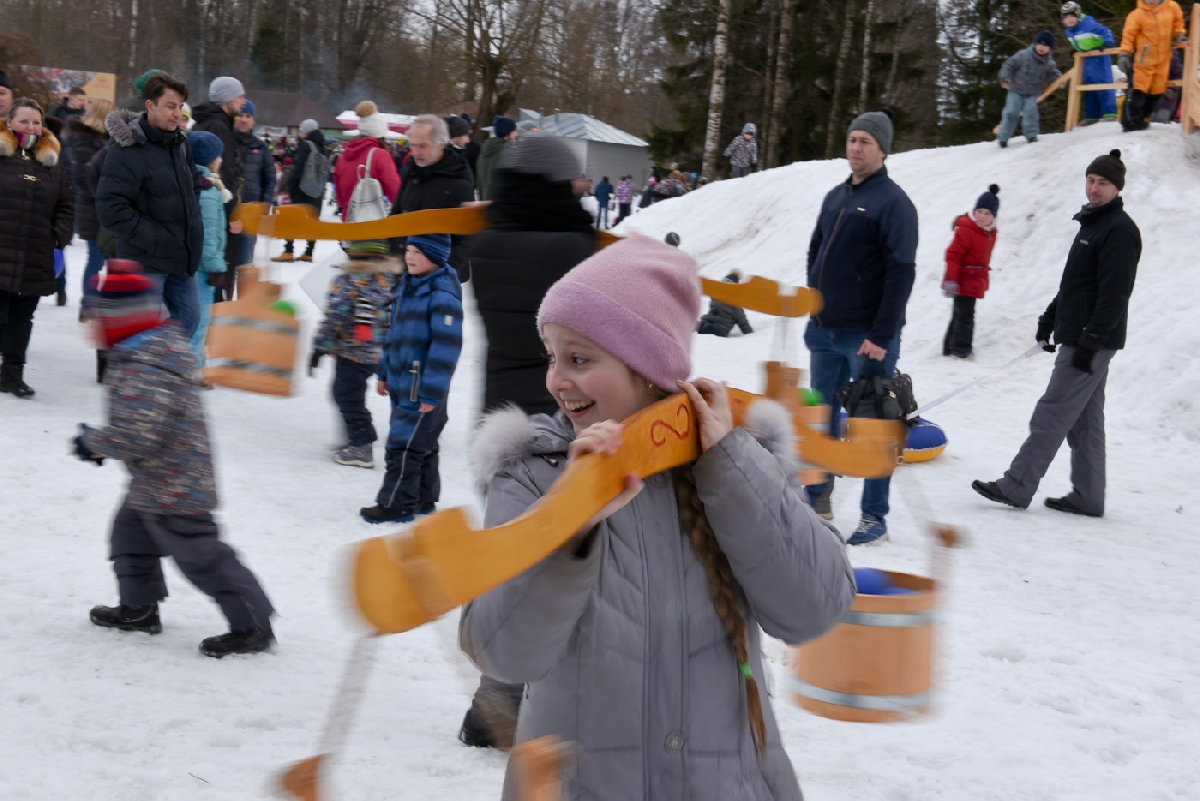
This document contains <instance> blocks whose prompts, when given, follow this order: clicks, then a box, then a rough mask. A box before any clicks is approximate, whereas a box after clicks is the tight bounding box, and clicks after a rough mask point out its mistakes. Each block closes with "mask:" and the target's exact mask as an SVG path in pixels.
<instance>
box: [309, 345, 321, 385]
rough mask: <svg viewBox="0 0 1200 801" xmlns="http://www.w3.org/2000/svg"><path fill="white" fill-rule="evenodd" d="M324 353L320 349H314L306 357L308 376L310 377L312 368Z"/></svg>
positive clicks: (318, 362) (319, 361) (315, 366)
mask: <svg viewBox="0 0 1200 801" xmlns="http://www.w3.org/2000/svg"><path fill="white" fill-rule="evenodd" d="M324 355H325V354H324V353H323V352H322V351H319V350H314V351H313V352H312V354H311V355H310V356H309V357H308V377H309V378H312V374H313V370H316V369H317V365H318V364H320V363H321V357H322V356H324Z"/></svg>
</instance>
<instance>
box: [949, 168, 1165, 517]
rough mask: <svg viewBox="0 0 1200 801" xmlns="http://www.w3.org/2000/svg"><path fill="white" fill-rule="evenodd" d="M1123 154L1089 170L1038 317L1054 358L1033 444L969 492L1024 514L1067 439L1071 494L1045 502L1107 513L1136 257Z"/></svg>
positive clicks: (1042, 339)
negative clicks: (1117, 388) (1112, 393)
mask: <svg viewBox="0 0 1200 801" xmlns="http://www.w3.org/2000/svg"><path fill="white" fill-rule="evenodd" d="M1124 188H1125V165H1124V164H1123V163H1122V162H1121V151H1119V150H1113V151H1111V152H1110V153H1109V154H1108V155H1106V156H1100V157H1098V158H1096V159H1095V160H1094V161H1093V162H1092V163H1091V164H1090V165H1089V166H1088V168H1087V197H1088V203H1087V204H1086V205H1085V206H1084V207H1083V209H1082V210H1080V212H1079V213H1078V214H1076V215H1075V219H1076V220H1078V221H1079V233H1078V234H1076V235H1075V241H1074V242H1073V243H1072V244H1071V251H1070V253H1069V254H1068V255H1067V266H1066V267H1065V268H1064V269H1063V275H1062V280H1061V282H1060V283H1059V286H1058V294H1057V295H1055V296H1054V300H1052V301H1050V305H1049V307H1047V309H1046V311H1045V313H1044V314H1043V315H1042V316H1041V317H1039V318H1038V327H1037V334H1036V337H1037V342H1038V344H1040V345H1041V346H1042V348H1043V349H1045V350H1047V351H1050V352H1051V353H1053V352H1054V349H1055V346H1054V345H1052V344H1050V337H1051V334H1053V336H1054V342H1055V343H1056V344H1057V345H1058V356H1057V357H1056V358H1055V360H1054V372H1053V373H1051V374H1050V384H1049V386H1047V387H1046V392H1045V394H1043V395H1042V397H1041V400H1039V401H1038V403H1037V406H1036V407H1035V408H1034V410H1033V418H1032V419H1031V420H1030V421H1029V438H1028V439H1026V440H1025V444H1024V445H1022V446H1021V450H1020V452H1018V453H1017V456H1016V458H1015V459H1013V462H1012V464H1011V465H1010V466H1009V468H1008V471H1007V472H1006V473H1005V474H1004V476H1003V477H1002V478H1001V479H1000V480H999V481H974V482H972V483H971V486H972V487H973V488H974V489H975V491H976V492H978V493H979V494H980V495H982V496H983V497H985V498H987V499H988V500H989V501H995V502H996V503H1003V504H1007V505H1009V506H1015V507H1016V508H1018V509H1025V508H1027V507H1028V506H1029V504H1030V502H1031V501H1032V500H1033V494H1034V493H1035V492H1037V488H1038V484H1039V483H1040V482H1041V480H1042V477H1043V476H1045V475H1046V470H1047V469H1048V468H1049V467H1050V463H1051V462H1052V461H1054V456H1055V454H1057V453H1058V449H1059V448H1060V447H1062V442H1063V439H1066V441H1067V446H1068V447H1070V449H1071V486H1072V489H1071V492H1070V493H1069V494H1068V495H1065V496H1063V497H1061V498H1047V499H1046V506H1048V507H1050V508H1051V509H1055V510H1057V511H1060V512H1068V513H1071V514H1077V515H1087V516H1088V517H1101V516H1103V514H1104V485H1105V472H1104V467H1105V465H1104V462H1105V445H1104V386H1105V384H1106V383H1107V381H1108V365H1109V362H1110V361H1111V360H1112V357H1113V355H1114V354H1115V353H1116V352H1117V351H1118V350H1120V349H1121V348H1123V347H1125V330H1126V327H1127V324H1128V321H1129V296H1130V295H1132V294H1133V282H1134V278H1135V277H1136V276H1137V266H1138V261H1139V259H1141V255H1142V235H1141V232H1140V231H1138V227H1137V225H1135V224H1134V222H1133V220H1132V219H1130V217H1129V215H1128V214H1126V213H1125V209H1124V204H1123V202H1122V200H1121V197H1120V194H1121V190H1122V189H1124Z"/></svg>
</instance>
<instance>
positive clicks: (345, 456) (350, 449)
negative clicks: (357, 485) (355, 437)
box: [333, 442, 375, 469]
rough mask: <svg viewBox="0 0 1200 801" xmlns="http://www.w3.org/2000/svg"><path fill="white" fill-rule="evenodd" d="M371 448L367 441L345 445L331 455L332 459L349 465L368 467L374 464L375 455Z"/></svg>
mask: <svg viewBox="0 0 1200 801" xmlns="http://www.w3.org/2000/svg"><path fill="white" fill-rule="evenodd" d="M372 450H373V449H372V448H371V444H370V443H369V442H368V443H367V444H366V445H347V446H345V447H344V448H339V449H338V452H337V453H335V454H334V455H333V461H335V462H337V463H338V464H344V465H348V466H350V467H366V468H368V469H370V468H372V467H374V466H375V456H374V454H373V453H372Z"/></svg>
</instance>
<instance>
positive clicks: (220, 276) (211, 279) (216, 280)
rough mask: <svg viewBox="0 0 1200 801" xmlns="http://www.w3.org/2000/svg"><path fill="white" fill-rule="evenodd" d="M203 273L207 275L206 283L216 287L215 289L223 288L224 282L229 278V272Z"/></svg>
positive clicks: (225, 284)
mask: <svg viewBox="0 0 1200 801" xmlns="http://www.w3.org/2000/svg"><path fill="white" fill-rule="evenodd" d="M205 275H207V276H208V285H209V286H212V287H216V288H217V289H224V288H225V287H226V286H227V283H226V282H227V281H228V280H229V278H228V276H229V273H228V272H224V273H205Z"/></svg>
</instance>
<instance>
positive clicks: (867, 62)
mask: <svg viewBox="0 0 1200 801" xmlns="http://www.w3.org/2000/svg"><path fill="white" fill-rule="evenodd" d="M874 16H875V0H867V13H866V15H865V19H864V21H863V58H862V77H861V79H860V81H859V84H858V113H859V114H862V113H864V112H866V111H867V103H868V102H869V101H870V99H871V20H872V18H873V17H874Z"/></svg>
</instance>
